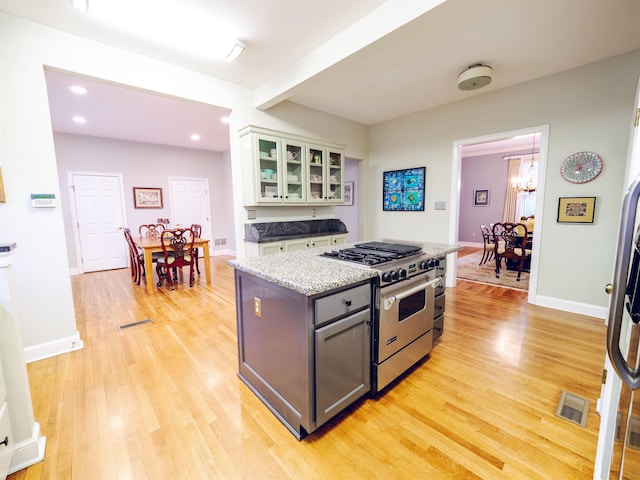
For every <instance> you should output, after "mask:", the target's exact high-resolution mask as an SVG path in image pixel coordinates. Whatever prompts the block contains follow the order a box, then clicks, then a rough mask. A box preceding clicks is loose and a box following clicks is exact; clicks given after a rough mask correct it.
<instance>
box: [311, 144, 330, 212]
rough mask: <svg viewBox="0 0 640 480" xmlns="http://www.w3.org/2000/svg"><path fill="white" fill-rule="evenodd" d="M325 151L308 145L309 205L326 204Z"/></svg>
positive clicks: (322, 148)
mask: <svg viewBox="0 0 640 480" xmlns="http://www.w3.org/2000/svg"><path fill="white" fill-rule="evenodd" d="M325 153H326V151H325V149H324V147H318V146H314V145H307V172H308V174H307V181H308V184H307V185H308V187H307V203H326V195H327V193H326V187H325V177H326V174H325Z"/></svg>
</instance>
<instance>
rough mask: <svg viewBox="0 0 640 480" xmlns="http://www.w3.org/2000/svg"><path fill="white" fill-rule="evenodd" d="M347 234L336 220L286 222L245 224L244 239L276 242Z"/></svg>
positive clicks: (344, 228) (345, 227)
mask: <svg viewBox="0 0 640 480" xmlns="http://www.w3.org/2000/svg"><path fill="white" fill-rule="evenodd" d="M339 233H349V232H348V231H347V226H346V225H345V224H344V223H343V222H342V221H341V220H339V219H337V218H328V219H324V220H300V221H288V222H262V223H247V224H245V226H244V238H245V240H246V241H248V242H257V243H263V242H278V241H280V240H293V239H296V238H306V237H318V236H322V235H335V234H339Z"/></svg>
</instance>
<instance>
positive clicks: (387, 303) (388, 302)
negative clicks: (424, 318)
mask: <svg viewBox="0 0 640 480" xmlns="http://www.w3.org/2000/svg"><path fill="white" fill-rule="evenodd" d="M440 282H442V277H436V278H434V279H433V280H429V281H428V282H426V283H421V284H419V285H416V286H415V287H413V288H410V289H409V290H406V291H404V292H402V293H399V294H398V295H392V296H390V297H389V298H385V299H384V309H385V310H389V309H390V308H391V307H392V306H393V304H394V303H396V302H397V301H399V300H402V299H403V298H406V297H409V296H411V295H413V294H414V293H416V292H419V291H420V290H424V289H425V288H428V287H431V288H436V287H437V286H438V285H440Z"/></svg>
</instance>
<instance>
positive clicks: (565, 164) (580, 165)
mask: <svg viewBox="0 0 640 480" xmlns="http://www.w3.org/2000/svg"><path fill="white" fill-rule="evenodd" d="M602 166H603V161H602V158H601V157H600V155H597V154H595V153H593V152H578V153H574V154H572V155H569V156H568V157H567V158H565V159H564V160H563V161H562V165H561V166H560V175H562V178H564V179H565V180H566V181H567V182H571V183H587V182H590V181H591V180H593V179H594V178H596V177H597V176H598V175H600V172H602Z"/></svg>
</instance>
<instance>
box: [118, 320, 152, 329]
mask: <svg viewBox="0 0 640 480" xmlns="http://www.w3.org/2000/svg"><path fill="white" fill-rule="evenodd" d="M144 323H153V320H152V319H150V318H145V319H144V320H138V321H137V322H133V323H126V324H124V325H120V326H119V327H118V328H119V329H120V330H123V329H125V328H130V327H137V326H138V325H142V324H144Z"/></svg>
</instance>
